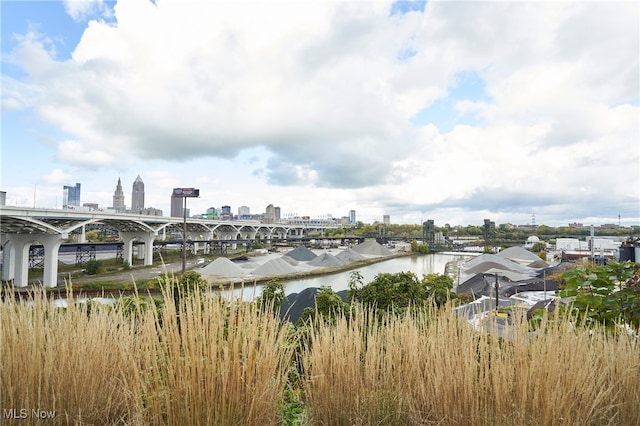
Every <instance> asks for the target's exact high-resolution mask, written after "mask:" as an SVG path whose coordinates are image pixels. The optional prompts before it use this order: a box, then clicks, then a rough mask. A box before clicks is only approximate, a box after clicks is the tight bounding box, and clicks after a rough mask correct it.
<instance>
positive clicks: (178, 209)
mask: <svg viewBox="0 0 640 426" xmlns="http://www.w3.org/2000/svg"><path fill="white" fill-rule="evenodd" d="M183 215H184V197H176V196H174V195H171V217H182V216H183Z"/></svg>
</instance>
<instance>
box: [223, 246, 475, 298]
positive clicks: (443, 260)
mask: <svg viewBox="0 0 640 426" xmlns="http://www.w3.org/2000/svg"><path fill="white" fill-rule="evenodd" d="M463 258H464V256H461V255H457V254H440V253H436V254H427V255H424V256H410V257H398V258H395V259H389V260H386V261H384V262H379V263H374V264H373V265H367V266H361V267H359V268H356V269H352V270H349V271H344V272H338V273H335V274H331V275H325V276H321V277H311V278H305V279H297V280H293V281H285V282H283V284H284V288H285V293H286V294H291V293H300V292H301V291H302V290H304V289H305V288H309V287H321V286H329V287H331V288H332V289H333V291H336V292H338V291H342V290H347V289H348V288H349V278H350V275H351V273H352V272H353V271H358V272H360V274H361V275H362V277H363V283H365V284H367V283H370V282H371V281H373V279H374V278H375V276H376V275H378V274H380V273H385V272H388V273H391V274H395V273H398V272H405V271H409V272H413V273H415V274H416V275H417V276H418V277H422V274H431V273H438V274H444V269H445V265H446V264H447V262H450V261H453V260H460V259H463ZM261 293H262V286H261V285H258V286H256V287H255V288H254V287H250V288H245V289H243V290H240V289H235V290H233V291H232V290H228V291H226V290H225V291H223V292H222V294H223V295H225V296H231V295H233V297H240V296H242V298H243V299H252V298H253V297H255V296H259V295H260V294H261Z"/></svg>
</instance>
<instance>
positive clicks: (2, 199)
mask: <svg viewBox="0 0 640 426" xmlns="http://www.w3.org/2000/svg"><path fill="white" fill-rule="evenodd" d="M6 205H7V193H6V192H5V191H0V206H3V207H4V206H6Z"/></svg>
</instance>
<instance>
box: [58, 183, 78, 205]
mask: <svg viewBox="0 0 640 426" xmlns="http://www.w3.org/2000/svg"><path fill="white" fill-rule="evenodd" d="M70 206H74V207H79V206H80V184H79V183H76V186H69V185H64V186H63V187H62V207H70Z"/></svg>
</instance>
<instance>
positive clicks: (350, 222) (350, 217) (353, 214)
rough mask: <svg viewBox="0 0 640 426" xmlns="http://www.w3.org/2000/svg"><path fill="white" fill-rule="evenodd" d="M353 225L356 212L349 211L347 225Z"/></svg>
mask: <svg viewBox="0 0 640 426" xmlns="http://www.w3.org/2000/svg"><path fill="white" fill-rule="evenodd" d="M355 224H356V211H355V210H349V225H355Z"/></svg>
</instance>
